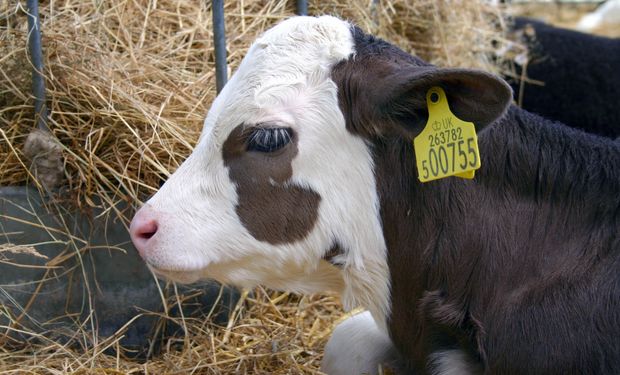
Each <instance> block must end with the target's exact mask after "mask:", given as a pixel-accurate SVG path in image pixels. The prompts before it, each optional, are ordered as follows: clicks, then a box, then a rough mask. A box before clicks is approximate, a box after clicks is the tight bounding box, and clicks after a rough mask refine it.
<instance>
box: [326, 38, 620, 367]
mask: <svg viewBox="0 0 620 375" xmlns="http://www.w3.org/2000/svg"><path fill="white" fill-rule="evenodd" d="M353 33H354V36H355V39H356V57H355V59H353V60H350V61H347V62H344V63H342V64H340V65H339V66H337V67H336V68H335V70H334V74H333V77H334V80H335V82H336V83H337V85H338V87H339V98H340V105H341V108H342V111H343V113H344V114H345V118H346V120H347V127H348V128H349V130H350V131H352V132H353V133H355V134H358V135H361V136H363V137H365V138H367V139H368V140H369V142H370V143H371V144H372V147H373V152H374V159H375V173H376V179H377V190H378V192H379V196H380V205H381V219H382V222H383V228H384V235H385V239H386V243H387V247H388V264H389V268H390V273H391V301H392V306H391V316H390V317H389V321H388V324H389V329H390V334H391V337H392V340H393V342H394V344H395V346H396V347H397V349H398V351H399V352H400V354H401V356H402V358H404V362H405V363H404V364H403V366H404V367H405V368H406V369H407V370H406V371H410V372H411V373H415V374H425V373H428V356H429V355H430V354H431V353H433V352H436V351H443V350H450V349H460V350H462V351H463V352H464V353H466V354H468V356H469V358H470V360H471V361H473V362H474V363H476V364H477V365H479V366H480V368H481V369H482V371H483V372H484V373H486V374H502V375H510V374H515V375H516V374H618V373H620V339H618V338H619V337H620V272H619V271H620V147H618V145H617V144H614V143H613V142H612V141H608V140H606V139H602V138H598V137H595V136H590V135H587V134H585V133H581V132H578V131H575V130H572V129H569V128H566V127H565V126H563V125H561V124H554V123H551V122H549V121H547V120H544V119H542V118H540V117H538V116H535V115H532V114H530V113H527V112H525V111H523V110H520V109H518V108H516V107H512V106H511V107H510V108H509V110H508V113H506V114H502V112H503V110H504V108H505V103H507V102H508V101H507V100H506V101H504V105H502V106H500V105H495V106H494V105H493V103H492V102H490V101H489V99H488V98H484V95H480V98H481V99H484V100H482V103H483V105H480V106H476V105H474V106H473V107H471V106H470V107H469V108H467V105H464V106H462V108H459V107H461V106H460V105H459V104H456V105H455V106H454V107H453V110H454V112H457V115H459V117H462V118H463V119H464V120H472V118H471V115H473V117H477V118H478V119H479V120H480V119H482V120H483V121H477V123H476V125H477V126H478V129H480V128H481V127H482V126H484V125H486V123H484V119H485V118H486V119H489V118H491V119H492V118H495V117H499V120H497V121H495V122H494V123H493V124H492V125H490V126H488V127H487V128H486V129H484V130H482V131H480V132H479V143H480V154H481V157H482V168H481V169H480V170H479V171H478V172H477V173H476V178H475V179H474V180H464V179H459V178H447V179H442V180H438V181H434V182H430V183H426V184H422V183H420V182H419V181H418V179H417V176H416V170H415V165H416V162H415V156H414V150H413V147H412V145H411V138H412V137H413V136H414V135H415V134H417V132H419V131H420V130H421V126H422V125H423V123H424V122H425V119H426V117H425V116H427V114H426V113H425V109H424V104H423V103H422V104H420V100H421V99H420V98H423V97H424V94H425V89H427V88H428V85H429V82H432V83H431V84H440V85H441V86H442V87H443V88H444V90H446V92H447V95H448V98H449V101H450V104H451V106H452V104H453V103H458V102H459V101H460V100H462V99H459V98H455V97H454V93H455V92H456V95H457V96H458V95H461V94H460V93H462V92H465V93H466V92H467V90H469V89H464V88H459V86H460V85H470V84H471V82H470V81H468V79H467V78H463V79H462V80H460V81H459V80H458V79H456V80H455V79H454V78H451V77H453V76H450V75H448V82H447V84H446V83H444V82H443V81H442V78H441V73H440V72H438V75H437V78H436V79H434V78H432V76H429V77H430V78H428V79H425V81H424V82H423V83H422V84H416V83H414V84H410V83H406V79H407V76H412V77H414V79H415V73H411V70H412V69H413V70H415V69H416V67H422V69H429V68H428V64H426V63H424V62H422V61H420V60H419V59H416V58H413V57H411V56H409V55H407V54H405V53H404V52H402V51H400V50H398V49H397V48H396V47H393V46H391V45H389V44H387V43H386V42H384V41H381V40H379V39H375V38H373V37H370V36H367V35H364V34H363V33H361V32H360V31H359V30H357V29H356V30H354V31H353ZM403 69H404V72H405V73H404V76H403V77H404V78H403V81H402V82H398V80H395V79H391V80H390V83H391V84H393V85H397V86H398V87H395V88H393V89H390V87H387V86H384V85H382V84H381V83H380V82H376V81H374V80H375V79H379V80H381V77H391V76H393V75H394V74H397V73H398V72H399V71H401V70H403ZM360 72H361V76H358V74H359V73H360ZM478 76H480V74H479V75H478ZM483 76H484V75H483ZM362 77H366V78H365V79H362ZM433 80H434V82H433ZM403 85H405V86H407V87H408V88H407V87H406V88H404V89H403V88H402V87H401V86H403ZM375 87H379V88H381V89H380V90H375V89H374V88H375ZM411 87H413V88H414V90H419V92H413V91H411V90H412V89H411ZM502 87H505V84H503V83H500V84H497V85H495V86H493V85H490V86H489V87H488V90H490V91H489V95H490V96H493V95H498V96H499V97H503V96H504V95H505V92H503V90H504V89H503V88H502ZM394 93H396V95H395V94H394ZM451 93H452V94H451ZM509 93H510V92H508V94H509ZM386 98H388V99H387V100H386ZM467 100H468V99H467ZM502 100H504V99H503V98H501V100H498V101H497V102H498V103H500V102H501V101H502ZM465 101H466V100H465ZM465 104H467V103H465ZM500 107H501V108H500ZM468 111H473V112H468ZM478 111H479V112H485V111H486V116H485V115H484V114H477V113H476V112H478ZM494 116H495V117H494ZM468 117H469V118H468Z"/></svg>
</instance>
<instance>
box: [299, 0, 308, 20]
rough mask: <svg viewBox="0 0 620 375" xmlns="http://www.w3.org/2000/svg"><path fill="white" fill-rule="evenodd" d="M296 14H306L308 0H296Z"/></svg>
mask: <svg viewBox="0 0 620 375" xmlns="http://www.w3.org/2000/svg"><path fill="white" fill-rule="evenodd" d="M297 14H298V15H300V16H307V15H308V0H297Z"/></svg>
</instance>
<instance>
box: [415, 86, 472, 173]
mask: <svg viewBox="0 0 620 375" xmlns="http://www.w3.org/2000/svg"><path fill="white" fill-rule="evenodd" d="M426 104H427V106H428V122H427V123H426V126H425V127H424V129H423V130H422V132H421V133H420V134H419V135H418V136H417V137H415V139H414V140H413V147H414V150H415V158H416V164H417V167H418V179H419V180H420V181H422V182H428V181H433V180H437V179H440V178H445V177H450V176H457V177H462V178H469V179H472V178H474V171H475V170H476V169H478V168H480V153H479V151H478V137H477V136H476V128H475V127H474V124H473V123H471V122H465V121H463V120H460V119H459V118H457V117H456V116H455V115H454V114H453V113H452V112H451V111H450V107H449V106H448V99H447V98H446V93H445V92H444V91H443V89H442V88H441V87H432V88H431V89H430V90H428V92H427V93H426Z"/></svg>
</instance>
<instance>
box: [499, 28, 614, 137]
mask: <svg viewBox="0 0 620 375" xmlns="http://www.w3.org/2000/svg"><path fill="white" fill-rule="evenodd" d="M513 28H514V31H515V32H516V33H518V34H519V35H522V36H523V39H524V40H523V41H524V42H525V43H526V44H527V46H528V47H529V62H528V63H527V64H524V65H523V66H519V65H517V67H516V72H517V76H521V75H522V74H523V68H525V69H526V71H525V73H526V76H527V78H528V79H529V82H528V80H525V82H519V80H515V79H512V80H510V81H511V82H510V84H511V86H512V88H513V90H514V95H515V101H516V102H517V103H518V104H520V105H521V107H522V108H523V109H525V110H527V111H529V112H534V113H537V114H539V115H542V116H544V117H546V118H548V119H552V120H556V121H560V122H562V123H564V124H566V125H569V126H571V127H574V128H577V129H582V130H584V131H586V132H590V133H594V134H598V135H601V136H605V137H610V138H618V137H620V39H619V38H606V37H601V36H594V35H590V34H584V33H581V32H577V31H573V30H567V29H562V28H557V27H553V26H550V25H547V24H545V23H543V22H539V21H536V20H533V19H529V18H523V17H516V18H515V19H514V26H513ZM540 82H542V83H544V85H541V83H540Z"/></svg>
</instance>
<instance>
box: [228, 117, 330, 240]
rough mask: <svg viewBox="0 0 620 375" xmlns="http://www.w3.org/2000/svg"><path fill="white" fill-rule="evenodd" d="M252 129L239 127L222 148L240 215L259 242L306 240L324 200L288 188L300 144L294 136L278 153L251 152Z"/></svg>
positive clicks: (294, 188)
mask: <svg viewBox="0 0 620 375" xmlns="http://www.w3.org/2000/svg"><path fill="white" fill-rule="evenodd" d="M248 129H249V128H246V127H244V126H243V125H239V126H238V127H237V128H235V129H234V130H233V131H232V132H231V133H230V135H229V136H228V139H226V141H225V142H224V146H223V148H222V152H223V157H224V165H226V166H227V167H228V168H229V176H230V179H231V180H232V181H233V182H234V183H235V185H236V188H237V196H238V198H239V201H238V203H237V207H236V211H237V215H238V216H239V219H240V220H241V222H242V223H243V226H244V227H246V228H247V230H248V231H249V232H250V234H252V236H254V238H256V239H257V240H259V241H266V242H269V243H271V244H280V243H287V242H293V241H296V240H300V239H303V238H304V237H305V236H306V235H307V234H308V233H309V232H310V231H311V230H312V228H313V227H314V223H315V222H316V219H317V217H318V209H319V203H320V201H321V197H320V196H319V194H317V193H316V192H314V191H312V190H310V189H308V188H301V187H298V186H290V185H287V184H286V183H287V182H288V181H289V179H290V178H291V176H292V174H293V169H292V166H291V162H292V160H293V158H294V157H295V155H297V140H296V138H295V136H293V138H292V141H291V143H289V144H288V145H287V146H285V147H283V148H282V149H281V150H278V151H276V152H271V153H263V152H253V151H248V150H247V141H248V135H249V131H248ZM270 180H271V181H270Z"/></svg>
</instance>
